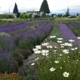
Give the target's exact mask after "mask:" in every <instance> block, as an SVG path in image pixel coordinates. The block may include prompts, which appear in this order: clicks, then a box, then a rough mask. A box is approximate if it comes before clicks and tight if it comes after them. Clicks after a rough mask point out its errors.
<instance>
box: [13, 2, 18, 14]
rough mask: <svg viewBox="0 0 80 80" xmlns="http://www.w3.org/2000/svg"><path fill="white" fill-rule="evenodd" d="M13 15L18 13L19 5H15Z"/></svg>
mask: <svg viewBox="0 0 80 80" xmlns="http://www.w3.org/2000/svg"><path fill="white" fill-rule="evenodd" d="M13 13H18V7H17V4H16V3H15V6H14V9H13Z"/></svg>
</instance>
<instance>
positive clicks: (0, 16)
mask: <svg viewBox="0 0 80 80" xmlns="http://www.w3.org/2000/svg"><path fill="white" fill-rule="evenodd" d="M0 18H1V19H9V18H14V16H13V15H7V14H0Z"/></svg>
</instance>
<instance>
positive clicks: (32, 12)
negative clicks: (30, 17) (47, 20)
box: [27, 10, 39, 13]
mask: <svg viewBox="0 0 80 80" xmlns="http://www.w3.org/2000/svg"><path fill="white" fill-rule="evenodd" d="M27 13H39V11H34V10H33V11H27Z"/></svg>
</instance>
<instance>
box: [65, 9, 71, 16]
mask: <svg viewBox="0 0 80 80" xmlns="http://www.w3.org/2000/svg"><path fill="white" fill-rule="evenodd" d="M69 10H70V9H69V8H67V11H66V14H65V15H64V17H68V16H70V13H69Z"/></svg>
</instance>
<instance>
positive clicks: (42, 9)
mask: <svg viewBox="0 0 80 80" xmlns="http://www.w3.org/2000/svg"><path fill="white" fill-rule="evenodd" d="M40 12H44V13H50V10H49V6H48V3H47V0H43V2H42V4H41V7H40Z"/></svg>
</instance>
